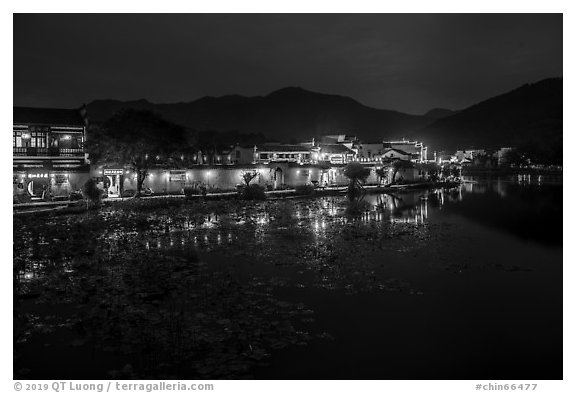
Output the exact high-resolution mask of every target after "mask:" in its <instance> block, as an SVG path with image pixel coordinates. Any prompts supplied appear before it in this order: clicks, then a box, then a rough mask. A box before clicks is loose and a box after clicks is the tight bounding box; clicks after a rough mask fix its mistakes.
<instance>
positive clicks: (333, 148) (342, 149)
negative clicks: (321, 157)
mask: <svg viewBox="0 0 576 393" xmlns="http://www.w3.org/2000/svg"><path fill="white" fill-rule="evenodd" d="M320 152H321V153H328V154H354V151H353V150H350V149H349V148H347V147H346V146H344V145H341V144H331V145H327V144H321V145H320Z"/></svg>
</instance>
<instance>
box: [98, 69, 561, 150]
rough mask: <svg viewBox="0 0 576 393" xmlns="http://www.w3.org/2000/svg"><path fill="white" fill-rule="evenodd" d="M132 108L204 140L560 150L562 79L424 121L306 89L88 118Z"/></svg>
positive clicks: (113, 106)
mask: <svg viewBox="0 0 576 393" xmlns="http://www.w3.org/2000/svg"><path fill="white" fill-rule="evenodd" d="M126 108H132V109H147V110H151V111H153V112H156V113H158V114H159V115H161V116H162V117H164V118H166V119H167V120H170V121H172V122H174V123H177V124H180V125H182V126H185V127H187V128H189V129H192V130H195V131H197V132H200V133H203V134H204V135H208V134H210V133H211V132H215V131H218V132H219V133H218V134H222V133H224V134H227V135H243V134H253V135H258V139H263V138H265V139H268V140H272V141H279V142H297V141H305V140H310V139H311V138H313V137H319V136H321V135H326V134H339V133H342V134H351V135H356V136H358V137H359V138H360V139H361V140H364V141H378V140H386V139H398V138H410V139H417V140H422V141H424V142H425V143H426V144H427V145H429V147H430V149H429V151H434V150H456V149H466V148H492V147H493V148H497V147H503V146H522V145H545V146H547V147H549V150H550V151H552V150H553V151H555V152H557V151H558V149H560V150H561V146H562V78H550V79H545V80H542V81H539V82H536V83H532V84H526V85H524V86H521V87H519V88H517V89H514V90H512V91H510V92H507V93H504V94H501V95H499V96H496V97H493V98H490V99H487V100H485V101H482V102H480V103H478V104H476V105H473V106H471V107H469V108H466V109H464V110H461V111H450V110H447V109H433V110H431V111H429V112H428V113H427V114H426V115H424V116H417V115H409V114H405V113H401V112H397V111H392V110H385V109H375V108H370V107H367V106H365V105H362V104H361V103H359V102H358V101H356V100H354V99H352V98H350V97H345V96H340V95H331V94H323V93H315V92H311V91H308V90H305V89H302V88H300V87H287V88H283V89H280V90H277V91H274V92H272V93H270V94H268V95H266V96H256V97H245V96H240V95H227V96H222V97H203V98H200V99H198V100H195V101H192V102H180V103H169V104H154V103H151V102H149V101H147V100H137V101H126V102H123V101H117V100H96V101H93V102H91V103H90V104H88V116H89V119H90V120H91V121H93V122H101V121H104V120H106V119H108V118H109V117H111V116H112V115H113V114H114V113H115V112H117V111H118V110H121V109H126ZM216 137H217V136H216V133H215V138H216ZM554 154H556V153H554Z"/></svg>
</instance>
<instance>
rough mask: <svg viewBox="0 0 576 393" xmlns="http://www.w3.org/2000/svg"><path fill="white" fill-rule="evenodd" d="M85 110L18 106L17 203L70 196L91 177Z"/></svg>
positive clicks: (15, 115) (14, 142)
mask: <svg viewBox="0 0 576 393" xmlns="http://www.w3.org/2000/svg"><path fill="white" fill-rule="evenodd" d="M86 126H87V121H86V113H85V110H84V109H78V110H76V109H53V108H27V107H14V112H13V132H12V152H13V159H12V162H13V191H14V200H15V202H28V201H31V200H39V199H44V200H49V199H51V198H56V197H67V196H68V195H69V194H70V192H72V191H75V190H78V189H81V188H82V186H83V185H84V183H85V182H86V181H87V180H88V179H89V178H90V175H89V166H88V164H89V161H88V156H87V154H86V151H85V149H84V143H85V141H86Z"/></svg>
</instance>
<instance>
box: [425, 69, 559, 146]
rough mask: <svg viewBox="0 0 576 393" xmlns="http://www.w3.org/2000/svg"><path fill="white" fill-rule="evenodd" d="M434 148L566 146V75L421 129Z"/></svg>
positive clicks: (484, 102) (536, 84)
mask: <svg viewBox="0 0 576 393" xmlns="http://www.w3.org/2000/svg"><path fill="white" fill-rule="evenodd" d="M421 135H422V139H423V140H424V142H425V143H427V144H428V145H429V146H430V147H431V148H432V149H433V150H434V149H447V150H450V149H457V148H460V149H462V148H474V147H475V148H490V147H502V146H513V147H514V146H524V145H543V146H547V147H549V148H550V149H552V148H553V149H558V147H559V148H560V149H561V147H562V78H551V79H545V80H542V81H540V82H536V83H533V84H526V85H524V86H522V87H519V88H517V89H515V90H512V91H510V92H508V93H505V94H502V95H499V96H496V97H493V98H490V99H488V100H485V101H482V102H480V103H478V104H476V105H473V106H471V107H469V108H466V109H464V110H462V111H460V112H458V113H456V114H453V115H452V116H448V117H446V118H443V119H439V120H437V121H435V122H433V123H432V124H430V125H428V126H426V127H424V128H423V129H422V130H421Z"/></svg>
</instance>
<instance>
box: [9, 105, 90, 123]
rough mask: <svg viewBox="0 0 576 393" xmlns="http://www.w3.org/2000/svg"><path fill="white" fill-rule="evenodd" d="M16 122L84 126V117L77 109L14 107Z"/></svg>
mask: <svg viewBox="0 0 576 393" xmlns="http://www.w3.org/2000/svg"><path fill="white" fill-rule="evenodd" d="M14 124H34V125H45V126H76V127H83V126H84V125H85V124H84V118H83V117H82V115H81V114H80V111H79V110H77V109H55V108H29V107H22V106H15V107H14Z"/></svg>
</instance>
